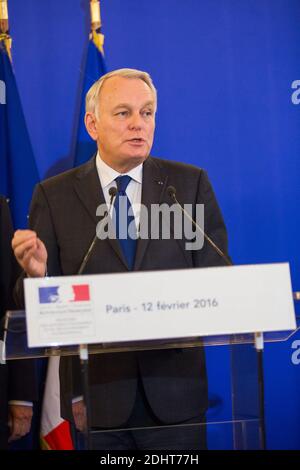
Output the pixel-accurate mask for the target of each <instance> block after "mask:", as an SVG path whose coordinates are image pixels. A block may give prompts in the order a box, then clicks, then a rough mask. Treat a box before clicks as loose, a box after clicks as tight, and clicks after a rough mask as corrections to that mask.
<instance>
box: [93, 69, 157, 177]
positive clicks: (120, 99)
mask: <svg viewBox="0 0 300 470" xmlns="http://www.w3.org/2000/svg"><path fill="white" fill-rule="evenodd" d="M88 114H90V113H87V115H86V125H87V129H88V131H89V133H90V135H91V136H92V137H93V138H94V139H95V140H97V144H98V149H99V152H100V155H101V158H102V159H103V160H104V161H105V163H107V164H108V165H109V166H111V167H112V168H114V169H115V170H117V171H120V172H126V171H129V170H130V169H132V168H134V167H135V166H137V165H139V164H140V163H142V162H143V161H144V160H145V159H146V158H147V157H148V155H149V153H150V150H151V147H152V143H153V137H154V129H155V100H154V96H153V93H152V91H151V89H150V88H149V87H148V85H147V84H146V83H145V82H144V81H143V80H140V79H135V78H124V77H112V78H109V79H108V80H107V81H106V82H104V84H103V87H102V89H101V91H100V99H99V105H98V119H95V117H94V118H93V119H94V121H93V125H94V128H93V130H94V133H92V132H91V131H90V129H89V125H91V124H92V117H91V116H93V115H91V116H90V117H89V116H88ZM89 120H90V122H89Z"/></svg>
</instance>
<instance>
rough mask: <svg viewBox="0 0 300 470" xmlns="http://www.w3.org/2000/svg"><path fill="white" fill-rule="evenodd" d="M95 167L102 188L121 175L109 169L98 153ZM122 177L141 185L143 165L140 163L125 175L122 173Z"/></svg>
mask: <svg viewBox="0 0 300 470" xmlns="http://www.w3.org/2000/svg"><path fill="white" fill-rule="evenodd" d="M96 167H97V171H98V175H99V179H100V183H101V186H102V188H106V187H107V186H109V185H110V184H111V183H112V182H113V181H114V180H115V179H116V178H117V177H118V176H120V175H121V173H119V172H118V171H116V170H114V169H113V168H111V167H110V166H109V165H107V163H105V162H104V161H103V160H102V159H101V157H100V154H99V152H98V153H97V157H96ZM122 175H128V176H130V177H131V178H132V179H133V180H134V181H136V182H137V183H140V184H142V178H143V163H140V164H139V165H138V166H136V167H135V168H133V169H132V170H130V171H128V172H127V173H122Z"/></svg>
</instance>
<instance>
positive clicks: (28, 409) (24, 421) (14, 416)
mask: <svg viewBox="0 0 300 470" xmlns="http://www.w3.org/2000/svg"><path fill="white" fill-rule="evenodd" d="M31 419H32V406H24V405H9V411H8V426H9V429H10V436H9V439H8V441H9V442H10V441H15V440H16V439H20V438H21V437H23V436H25V435H26V434H28V433H29V431H30V426H31Z"/></svg>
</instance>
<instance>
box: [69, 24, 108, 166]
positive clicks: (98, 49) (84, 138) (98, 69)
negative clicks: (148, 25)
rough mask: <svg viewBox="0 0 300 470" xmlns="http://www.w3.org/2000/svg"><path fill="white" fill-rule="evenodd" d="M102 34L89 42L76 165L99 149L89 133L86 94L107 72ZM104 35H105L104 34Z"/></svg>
mask: <svg viewBox="0 0 300 470" xmlns="http://www.w3.org/2000/svg"><path fill="white" fill-rule="evenodd" d="M101 36H102V35H100V34H97V33H96V32H93V33H92V35H91V38H90V40H89V44H88V51H87V57H86V64H85V68H84V73H83V79H82V91H81V104H80V114H79V124H78V131H77V141H76V148H75V155H74V166H77V165H81V164H82V163H85V162H86V161H88V160H89V159H90V158H91V156H92V155H93V153H95V152H96V150H97V145H96V142H94V141H93V140H92V139H91V137H90V136H89V135H88V133H87V131H86V128H85V124H84V115H85V96H86V94H87V92H88V90H89V89H90V87H91V86H92V85H93V84H94V83H95V82H96V81H97V80H98V79H99V78H100V77H101V75H104V74H105V73H106V68H105V63H104V57H103V47H102V44H100V43H99V37H101ZM102 37H103V36H102Z"/></svg>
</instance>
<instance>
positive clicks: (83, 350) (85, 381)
mask: <svg viewBox="0 0 300 470" xmlns="http://www.w3.org/2000/svg"><path fill="white" fill-rule="evenodd" d="M116 194H117V189H116V187H114V186H113V187H111V188H110V189H109V195H110V203H109V208H108V211H106V212H105V214H104V216H103V219H102V220H101V225H102V227H104V224H105V222H106V221H107V218H108V217H109V213H110V210H111V207H112V204H113V200H114V198H115V196H116ZM97 241H98V235H97V231H96V235H95V236H94V238H93V240H92V243H91V244H90V246H89V248H88V250H87V252H86V254H85V256H84V258H83V261H82V263H81V265H80V268H79V270H78V272H77V275H81V274H82V273H83V272H84V270H85V268H86V265H87V263H88V261H89V259H90V257H91V255H92V253H93V251H94V248H95V246H96V243H97ZM79 358H80V370H81V377H82V388H83V401H84V403H85V413H86V428H85V431H84V433H85V447H86V449H87V450H92V439H91V403H90V395H89V370H88V369H89V368H88V366H89V350H88V345H87V344H80V345H79Z"/></svg>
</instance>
